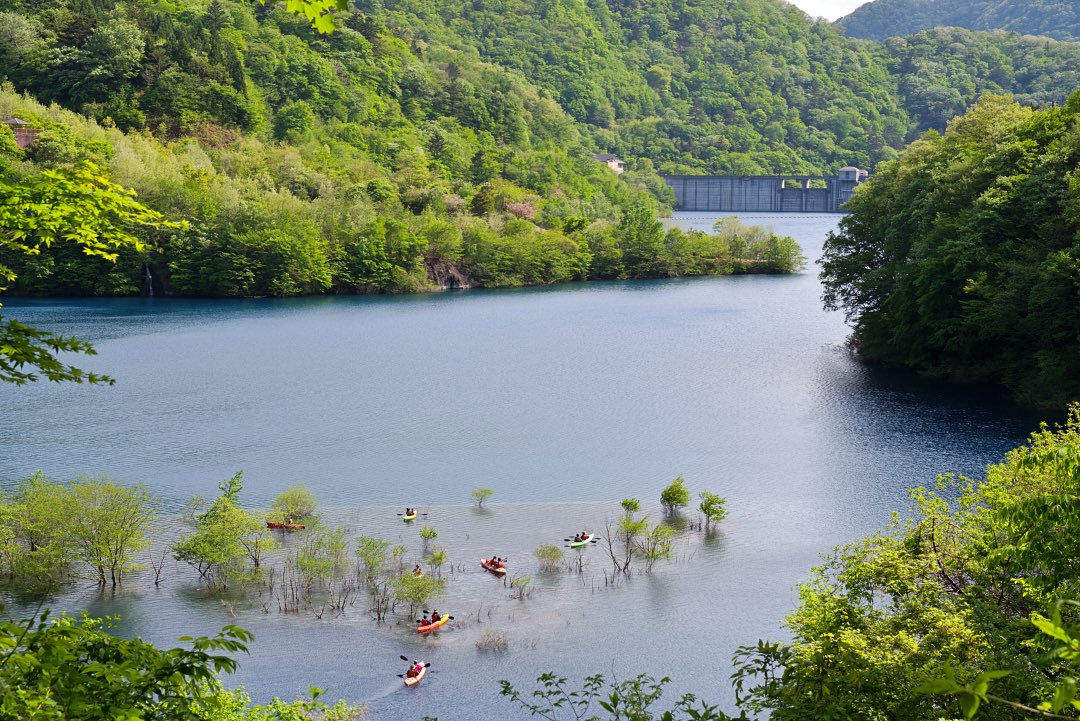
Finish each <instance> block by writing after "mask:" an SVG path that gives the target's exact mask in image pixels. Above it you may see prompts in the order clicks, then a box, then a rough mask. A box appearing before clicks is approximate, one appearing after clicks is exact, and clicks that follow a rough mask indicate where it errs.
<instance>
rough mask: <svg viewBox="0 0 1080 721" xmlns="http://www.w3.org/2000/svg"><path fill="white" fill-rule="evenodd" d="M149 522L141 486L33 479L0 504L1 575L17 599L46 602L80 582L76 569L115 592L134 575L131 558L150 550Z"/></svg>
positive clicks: (147, 497) (37, 475) (150, 516)
mask: <svg viewBox="0 0 1080 721" xmlns="http://www.w3.org/2000/svg"><path fill="white" fill-rule="evenodd" d="M154 515H155V514H154V510H153V506H152V501H151V498H150V495H149V493H148V492H147V490H146V488H145V487H143V486H130V487H129V486H121V485H118V484H116V483H113V482H111V481H109V480H107V479H97V478H82V479H78V480H75V481H71V482H70V483H66V484H62V483H58V482H56V481H53V480H50V479H48V478H46V477H45V475H44V474H42V473H41V472H38V473H35V474H34V475H32V476H30V477H28V478H24V479H22V480H20V481H19V483H18V484H17V485H16V486H15V488H14V489H13V490H11V491H10V492H8V493H5V494H3V496H2V497H0V573H2V574H3V576H4V577H5V578H6V579H7V581H8V583H9V584H10V585H11V586H13V587H15V588H17V589H19V590H21V591H29V592H32V593H35V594H47V593H51V592H54V591H56V590H58V589H59V587H60V586H61V585H62V584H63V583H65V582H66V581H68V580H69V579H71V578H73V577H74V576H76V575H78V574H79V573H80V571H81V569H80V567H79V566H78V565H77V562H81V563H83V564H85V565H86V566H87V567H89V568H90V569H92V573H93V575H94V578H95V579H96V580H97V581H98V583H100V584H102V585H104V584H105V582H106V580H107V579H108V580H109V581H111V583H112V585H113V586H116V585H119V584H120V583H121V582H122V581H123V576H124V574H125V573H127V572H129V571H132V570H135V569H137V568H139V566H138V565H137V564H136V563H135V560H134V556H135V554H136V553H138V552H139V551H141V550H143V549H145V548H146V547H147V546H149V541H148V540H147V537H146V536H147V533H148V532H149V525H150V522H151V521H152V520H153V518H154Z"/></svg>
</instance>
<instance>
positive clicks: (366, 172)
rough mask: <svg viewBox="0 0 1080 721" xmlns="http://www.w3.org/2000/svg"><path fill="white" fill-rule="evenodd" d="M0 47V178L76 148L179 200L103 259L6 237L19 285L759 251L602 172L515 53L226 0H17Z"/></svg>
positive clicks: (577, 270) (713, 265) (437, 281)
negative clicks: (140, 238) (664, 217)
mask: <svg viewBox="0 0 1080 721" xmlns="http://www.w3.org/2000/svg"><path fill="white" fill-rule="evenodd" d="M0 57H2V58H3V62H2V64H0V67H3V68H4V72H5V73H6V74H7V76H8V77H9V78H10V80H11V81H12V82H13V83H14V89H15V90H18V91H24V92H26V93H28V94H29V95H30V96H33V97H22V96H19V95H17V94H15V93H14V92H12V88H11V87H10V86H9V87H8V89H6V90H2V91H0V115H2V116H3V117H4V118H10V117H18V118H21V119H23V120H25V121H28V122H30V123H31V124H32V125H33V126H34V127H36V128H38V129H40V130H41V131H42V132H41V133H40V135H38V137H37V139H36V142H35V143H34V144H33V146H32V147H30V148H28V149H27V150H25V151H20V150H18V149H17V148H15V147H14V144H13V143H11V140H10V138H11V135H10V132H9V131H8V130H7V129H6V128H4V130H3V132H5V133H7V137H8V138H9V140H8V141H6V142H5V144H4V145H3V146H0V147H2V150H0V156H2V157H3V162H4V165H3V168H4V174H5V175H6V176H7V177H9V178H11V179H13V180H16V181H19V180H25V179H29V178H33V177H35V174H36V173H37V172H39V171H40V170H42V169H46V168H52V167H61V168H62V167H70V166H73V165H75V164H78V163H81V162H86V161H89V162H93V163H94V164H96V165H98V166H104V167H107V169H108V171H109V173H110V174H111V176H112V178H113V180H114V181H116V182H119V183H121V184H122V185H124V186H129V187H133V188H134V189H135V190H137V191H138V193H139V197H140V199H141V200H143V201H144V202H145V203H147V204H148V205H150V206H151V207H152V208H154V209H155V210H158V211H160V212H162V213H164V214H165V215H166V216H167V217H169V218H175V219H182V220H187V221H188V222H189V226H188V227H187V228H186V229H180V230H170V231H168V232H161V233H158V234H157V235H156V236H153V237H147V238H146V239H147V240H150V241H153V247H154V248H155V249H156V252H151V253H149V254H140V253H136V252H135V251H133V250H127V251H125V252H123V253H122V254H121V257H120V258H119V260H118V262H117V263H116V264H115V265H114V264H112V263H110V262H108V261H107V260H104V259H100V258H85V257H84V256H83V255H82V253H81V252H80V251H79V250H78V249H77V248H75V247H74V246H70V247H68V246H64V245H54V246H53V247H52V248H49V249H45V250H44V252H42V253H41V254H40V255H31V256H26V255H24V254H22V253H18V252H15V253H10V252H9V253H8V254H7V255H5V256H4V257H3V258H0V263H2V264H4V265H8V266H10V267H12V268H13V269H14V270H15V272H16V273H17V275H18V279H17V281H16V284H15V286H14V287H15V288H16V289H17V290H21V291H24V292H46V293H128V292H138V291H139V290H140V289H143V290H148V286H149V285H152V286H153V287H154V288H155V290H157V291H159V292H160V291H167V292H170V293H178V294H191V295H243V296H265V295H295V294H307V293H321V292H327V291H335V292H372V291H416V290H427V289H431V288H434V287H438V286H440V285H441V286H444V287H445V286H470V285H484V286H508V285H510V286H512V285H523V284H537V283H551V282H558V281H565V280H572V279H581V278H590V277H605V278H606V277H654V276H661V275H665V276H666V275H682V274H687V273H712V272H731V271H732V270H740V269H742V270H765V269H768V268H770V267H773V266H772V265H770V263H771V262H772V261H769V260H766V259H765V258H764V255H763V254H764V253H766V251H768V250H769V249H768V248H767V247H765V246H764V245H763V246H761V247H752V248H750V247H748V248H745V249H743V248H742V246H738V247H737V248H736V249H735V251H732V249H731V245H730V244H731V240H732V239H731V238H730V237H729V238H727V239H720V238H707V237H705V236H702V235H701V234H684V233H681V232H680V231H671V232H668V233H666V234H665V232H664V231H663V230H662V229H661V227H660V226H659V224H658V223H656V222H655V220H654V218H655V215H656V212H657V211H658V210H659V209H660V208H662V207H663V201H664V200H665V199H666V198H667V197H668V196H667V194H668V191H667V189H666V187H665V186H664V185H663V183H662V182H661V181H660V179H659V178H658V177H657V176H656V175H655V174H654V173H653V172H652V171H651V170H650V169H649V167H648V165H647V164H645V165H644V166H643V167H642V170H641V172H635V170H634V167H635V165H634V164H633V163H632V164H631V170H630V171H629V172H627V173H625V174H624V175H623V176H622V177H621V178H620V177H617V176H616V175H615V174H614V173H613V172H612V171H610V170H609V169H608V168H607V167H606V166H604V165H603V164H601V163H598V162H596V161H595V160H594V159H593V158H592V157H591V152H592V150H593V149H594V146H593V145H592V143H591V142H590V140H589V138H588V136H587V135H585V134H583V132H582V129H581V127H579V125H578V124H577V123H575V122H574V120H573V119H572V118H571V117H570V116H568V115H567V114H566V113H565V112H564V111H563V110H562V109H561V108H560V107H559V105H558V104H557V103H556V102H555V101H554V100H552V99H551V98H550V97H549V96H548V95H547V93H545V92H543V91H541V90H539V89H537V88H536V87H535V86H533V85H531V84H530V83H529V81H528V80H526V79H525V78H523V77H522V76H521V75H520V74H518V73H516V72H514V71H511V70H507V69H505V68H500V67H496V66H493V65H491V64H489V63H486V62H484V61H481V60H478V59H477V58H476V57H475V54H470V53H468V52H464V51H458V50H454V49H451V48H448V47H445V46H438V47H436V46H428V47H424V48H423V51H422V52H421V50H420V46H419V45H417V44H416V42H415V41H414V42H413V47H410V45H409V44H408V43H407V42H406V41H405V40H403V39H402V38H401V37H399V36H398V35H396V34H395V33H394V32H391V31H390V30H388V29H387V28H386V27H385V26H383V25H382V24H381V22H380V21H379V20H378V19H376V18H372V17H369V16H365V15H362V14H354V15H351V16H350V17H349V18H348V19H347V20H346V22H345V23H344V25H343V26H342V27H340V28H338V29H337V31H335V32H334V33H333V34H331V35H326V36H320V35H317V34H316V33H315V32H314V31H313V30H312V29H311V28H310V27H309V25H308V23H307V22H306V21H305V20H304V19H303V18H298V17H295V16H292V15H288V14H286V13H285V12H284V10H283V9H282V8H281V7H264V6H260V5H257V4H253V3H247V4H244V3H240V2H231V1H228V0H212V1H210V2H201V1H198V0H195V1H193V2H188V3H171V2H168V3H167V2H156V1H153V0H131V1H129V2H113V1H111V0H71V1H70V2H69V1H66V0H54V1H53V2H44V3H25V4H22V5H20V6H19V7H18V8H16V9H14V10H11V11H8V12H5V13H0ZM34 98H36V99H37V100H35V99H34ZM38 101H41V102H52V103H57V104H59V105H62V106H64V107H66V108H68V109H69V111H65V110H62V109H61V108H59V107H55V106H54V107H46V106H44V105H42V104H39V102H38ZM774 245H775V243H774ZM740 253H742V255H743V257H738V255H739V254H740ZM796 255H797V253H796ZM769 257H770V258H773V259H775V258H776V257H777V256H776V253H775V252H772V254H771V255H770V256H769ZM795 257H796V256H792V259H794V258H795ZM151 279H152V280H151Z"/></svg>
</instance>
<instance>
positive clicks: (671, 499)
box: [660, 476, 690, 515]
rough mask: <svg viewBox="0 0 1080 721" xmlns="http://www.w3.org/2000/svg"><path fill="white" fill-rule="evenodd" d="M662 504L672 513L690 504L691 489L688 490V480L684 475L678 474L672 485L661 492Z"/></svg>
mask: <svg viewBox="0 0 1080 721" xmlns="http://www.w3.org/2000/svg"><path fill="white" fill-rule="evenodd" d="M660 505H662V506H663V507H664V510H666V511H667V512H668V514H670V515H674V514H676V513H678V512H679V509H680V508H685V507H686V506H689V505H690V491H688V490H687V488H686V480H685V479H683V477H682V476H677V477H676V478H675V480H673V481H672V482H671V485H669V486H668V487H667V488H665V489H664V490H663V491H661V492H660Z"/></svg>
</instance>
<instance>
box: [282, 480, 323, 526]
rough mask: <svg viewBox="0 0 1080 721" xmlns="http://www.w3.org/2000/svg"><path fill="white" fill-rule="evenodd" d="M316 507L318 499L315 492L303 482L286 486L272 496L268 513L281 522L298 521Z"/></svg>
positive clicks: (309, 514)
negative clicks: (272, 500)
mask: <svg viewBox="0 0 1080 721" xmlns="http://www.w3.org/2000/svg"><path fill="white" fill-rule="evenodd" d="M318 507H319V501H318V499H317V498H315V494H314V493H312V492H311V490H310V489H309V488H308V487H307V486H305V485H304V484H303V483H299V484H297V485H295V486H290V487H289V488H286V489H285V490H284V491H282V492H281V493H279V494H278V495H277V497H276V498H274V503H273V505H272V506H271V507H270V514H271V516H273V518H275V519H278V520H281V521H283V522H292V521H300V520H303V519H305V518H307V517H308V516H311V515H313V514H314V513H315V509H316V508H318Z"/></svg>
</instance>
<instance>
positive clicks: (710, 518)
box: [698, 491, 727, 531]
mask: <svg viewBox="0 0 1080 721" xmlns="http://www.w3.org/2000/svg"><path fill="white" fill-rule="evenodd" d="M698 498H700V499H701V503H699V504H698V510H699V511H701V514H702V515H703V516H705V530H706V531H708V530H709V527H710V526H711V525H712V524H714V523H719V522H720V521H722V520H724V517H725V516H727V509H726V508H725V506H726V505H727V499H726V498H723V497H722V496H718V495H716V494H715V493H712V492H711V491H702V492H701V493H700V494H699V495H698Z"/></svg>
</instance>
